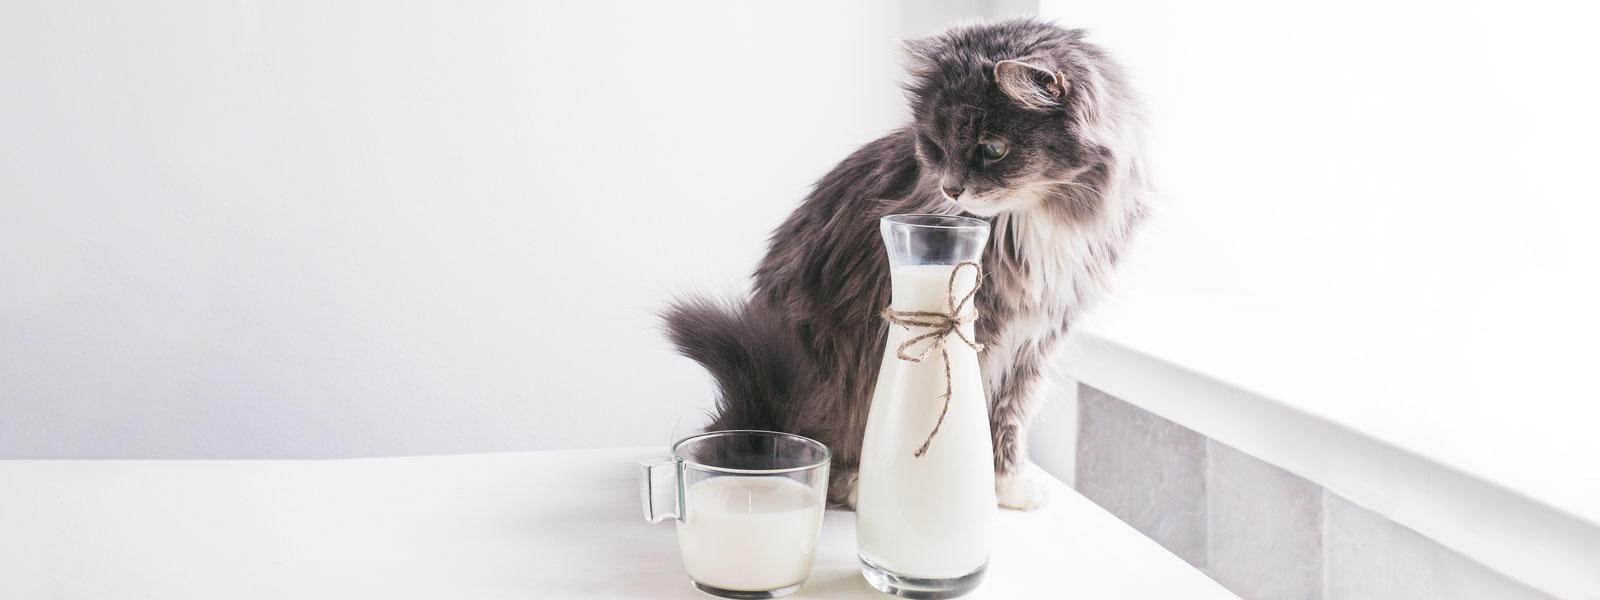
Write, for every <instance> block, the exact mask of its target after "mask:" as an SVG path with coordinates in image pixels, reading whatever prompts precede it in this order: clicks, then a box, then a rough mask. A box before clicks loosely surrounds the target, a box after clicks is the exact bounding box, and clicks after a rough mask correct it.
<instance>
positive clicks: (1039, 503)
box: [994, 471, 1050, 510]
mask: <svg viewBox="0 0 1600 600" xmlns="http://www.w3.org/2000/svg"><path fill="white" fill-rule="evenodd" d="M994 495H995V499H996V500H999V501H1000V507H1001V508H1015V509H1017V510H1033V509H1036V508H1043V507H1044V505H1046V504H1049V503H1050V487H1049V486H1047V485H1046V484H1045V479H1044V477H1043V476H1041V475H1039V474H1038V473H1035V472H1033V471H1025V472H1022V473H1012V474H1010V475H1001V476H1000V477H998V478H996V479H995V480H994Z"/></svg>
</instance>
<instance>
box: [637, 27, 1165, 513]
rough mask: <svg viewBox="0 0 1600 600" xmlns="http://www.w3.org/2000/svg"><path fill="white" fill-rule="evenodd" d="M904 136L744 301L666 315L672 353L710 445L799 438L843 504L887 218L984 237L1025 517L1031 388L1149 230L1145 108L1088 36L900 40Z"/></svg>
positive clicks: (839, 175) (988, 353)
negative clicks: (707, 404) (951, 220)
mask: <svg viewBox="0 0 1600 600" xmlns="http://www.w3.org/2000/svg"><path fill="white" fill-rule="evenodd" d="M905 45H906V49H907V51H908V52H909V53H910V55H911V60H912V65H911V68H910V71H911V75H912V81H911V82H910V83H909V84H907V86H906V87H907V90H908V91H909V93H910V97H911V105H912V115H913V118H912V122H911V123H910V124H908V125H906V126H904V127H902V128H900V129H898V130H896V131H894V132H892V133H890V134H888V135H887V136H884V137H883V138H881V139H879V140H877V141H874V142H872V143H870V144H867V145H866V146H864V147H862V148H861V149H860V150H857V151H856V152H855V153H854V154H851V155H850V156H849V157H848V158H846V159H845V160H844V162H842V163H840V164H839V165H838V166H837V167H835V168H834V169H833V171H831V172H829V173H828V174H827V175H826V176H824V177H823V178H822V180H821V181H819V182H817V184H816V188H815V189H814V190H813V191H812V192H811V195H810V196H809V197H807V198H806V200H805V202H803V203H802V204H801V205H800V207H799V208H798V209H797V210H795V212H794V214H792V215H790V216H789V218H788V219H787V220H786V221H784V223H783V224H782V225H781V226H779V227H778V229H777V231H776V232H774V233H773V235H772V239H771V248H770V249H769V250H768V252H767V255H766V258H765V259H764V260H762V262H761V265H760V267H759V268H758V269H757V270H756V273H755V289H754V295H753V297H752V298H750V299H749V300H748V301H747V302H738V303H733V304H723V303H718V302H715V301H710V300H705V299H687V300H681V301H678V302H676V303H675V304H674V305H673V306H671V307H670V308H669V309H668V310H667V312H666V314H665V318H666V323H667V329H668V332H669V335H670V337H671V338H672V340H673V342H674V343H675V344H676V345H677V347H678V349H679V350H680V351H681V352H683V354H685V355H686V356H689V357H690V358H693V359H694V360H696V361H698V362H700V363H701V364H702V365H703V366H705V368H706V369H707V370H709V371H710V372H711V374H712V375H713V376H714V377H715V379H716V381H717V384H718V387H719V389H720V397H719V402H718V412H717V414H716V417H715V419H714V420H713V422H712V424H711V428H712V429H769V430H778V431H787V432H793V433H797V434H800V435H804V436H807V437H811V438H813V439H816V440H819V441H821V442H823V443H825V444H827V445H828V446H829V447H830V448H832V449H833V453H834V454H833V455H834V463H833V481H832V482H831V485H830V487H829V496H830V499H831V500H832V501H833V502H834V503H836V504H843V505H853V504H854V502H853V501H854V492H855V472H856V465H857V464H858V461H859V458H860V450H861V438H862V434H863V430H864V428H865V425H866V420H867V410H868V407H869V404H870V403H871V400H872V398H871V395H872V389H873V384H874V382H875V380H876V378H877V374H878V367H879V361H880V360H881V357H882V356H883V355H882V352H883V345H884V339H885V334H886V331H887V329H886V325H885V323H884V322H883V321H882V320H880V318H879V314H878V313H879V311H881V310H882V309H883V308H884V307H885V306H887V305H888V303H889V266H888V260H887V258H886V257H885V254H884V250H883V247H882V243H881V242H880V240H879V234H878V219H879V217H882V216H884V215H889V214H896V213H942V214H963V215H968V216H974V217H978V218H982V219H986V220H988V221H989V222H990V223H991V225H992V227H993V232H992V234H991V235H990V238H989V245H988V247H987V248H986V249H985V251H984V257H983V270H984V273H985V274H986V277H985V279H984V281H983V287H982V288H981V289H980V290H979V292H978V296H977V300H976V302H977V308H978V312H979V314H980V318H979V320H978V321H977V323H976V328H977V330H976V331H977V338H978V339H977V341H978V342H979V343H981V344H983V345H984V346H986V350H985V351H984V352H983V353H982V354H980V355H979V356H980V369H981V370H982V373H983V379H984V388H985V392H986V393H987V395H988V400H989V406H990V423H991V426H992V428H993V429H992V434H993V439H994V458H995V469H996V475H997V478H996V487H997V489H996V493H997V496H998V498H999V501H1000V504H1001V505H1003V506H1008V507H1012V508H1022V509H1028V508H1034V507H1037V506H1040V505H1042V504H1044V502H1045V501H1046V494H1045V489H1046V488H1045V487H1044V486H1043V485H1042V482H1038V481H1034V480H1032V479H1031V478H1030V477H1029V476H1028V475H1027V474H1026V472H1025V471H1024V470H1023V469H1022V468H1021V467H1023V465H1024V464H1025V463H1026V452H1027V446H1026V443H1025V440H1024V437H1025V435H1026V433H1027V426H1028V419H1029V416H1030V415H1031V414H1033V412H1034V411H1035V409H1037V408H1038V407H1039V405H1040V404H1041V400H1042V399H1043V395H1044V386H1045V382H1044V381H1043V379H1044V376H1043V373H1042V371H1043V370H1044V368H1045V365H1046V364H1048V363H1049V361H1050V360H1052V358H1053V356H1054V354H1055V353H1054V352H1053V351H1054V350H1055V349H1056V348H1057V346H1058V342H1059V341H1060V340H1061V338H1062V337H1063V336H1064V335H1065V333H1066V330H1067V326H1068V324H1069V323H1070V322H1071V321H1072V319H1073V318H1074V317H1075V316H1076V315H1077V314H1078V313H1079V312H1080V311H1081V310H1083V308H1084V307H1085V306H1086V305H1087V304H1088V303H1089V301H1090V300H1091V299H1093V298H1095V297H1096V296H1097V295H1099V294H1100V293H1101V292H1102V291H1103V290H1104V289H1105V287H1106V284H1107V276H1108V274H1109V273H1110V271H1111V270H1112V268H1113V267H1114V266H1115V265H1116V264H1117V257H1118V254H1119V252H1121V251H1122V250H1123V248H1124V245H1125V244H1126V242H1127V240H1128V236H1129V232H1130V230H1132V228H1133V227H1134V225H1135V224H1136V223H1138V222H1139V221H1140V219H1141V217H1142V216H1143V215H1144V213H1145V210H1146V209H1145V203H1144V198H1145V196H1146V195H1147V184H1146V179H1145V175H1144V171H1143V166H1142V162H1141V160H1142V159H1141V154H1140V130H1141V120H1140V118H1139V115H1138V111H1137V103H1136V100H1135V99H1134V97H1133V94H1132V91H1131V90H1129V89H1128V85H1127V83H1126V82H1125V81H1124V78H1123V76H1122V74H1121V71H1120V69H1119V68H1118V67H1117V65H1116V64H1115V63H1113V62H1112V61H1111V60H1110V59H1109V58H1108V57H1107V56H1106V54H1105V53H1104V52H1103V51H1102V50H1100V49H1099V48H1097V47H1095V46H1093V45H1091V44H1089V43H1087V42H1085V41H1084V40H1083V32H1082V31H1080V30H1069V29H1063V28H1061V27H1058V26H1055V25H1052V24H1049V23H1045V22H1041V21H1037V20H1011V21H1003V22H997V23H988V24H979V25H969V26H962V27H956V28H953V29H950V30H948V31H946V32H944V33H942V34H940V35H937V36H934V37H931V38H926V39H921V40H914V41H909V42H905Z"/></svg>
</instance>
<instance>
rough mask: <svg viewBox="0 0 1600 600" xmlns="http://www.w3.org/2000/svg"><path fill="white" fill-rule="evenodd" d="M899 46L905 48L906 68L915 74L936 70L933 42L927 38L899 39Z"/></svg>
mask: <svg viewBox="0 0 1600 600" xmlns="http://www.w3.org/2000/svg"><path fill="white" fill-rule="evenodd" d="M899 41H900V47H901V48H905V50H906V57H907V62H906V70H907V71H910V72H912V73H913V74H916V75H922V74H926V73H931V72H933V71H935V70H937V64H936V63H935V62H934V60H933V57H934V46H935V44H934V42H933V41H931V40H929V39H927V38H923V39H916V40H899Z"/></svg>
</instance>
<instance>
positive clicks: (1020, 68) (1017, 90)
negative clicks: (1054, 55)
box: [994, 60, 1072, 110]
mask: <svg viewBox="0 0 1600 600" xmlns="http://www.w3.org/2000/svg"><path fill="white" fill-rule="evenodd" d="M994 82H995V84H996V85H998V86H1000V91H1002V92H1005V94H1006V95H1007V96H1010V97H1011V99H1013V100H1016V101H1017V102H1018V103H1020V104H1022V107H1023V108H1026V109H1029V110H1049V109H1052V108H1056V107H1059V106H1061V105H1062V103H1064V102H1065V101H1066V99H1067V91H1068V90H1071V89H1072V84H1071V83H1070V82H1068V81H1067V74H1066V73H1062V72H1060V71H1052V70H1050V69H1046V68H1044V67H1040V66H1036V65H1034V64H1031V63H1027V62H1023V61H1020V60H1002V61H1000V62H997V63H995V65H994Z"/></svg>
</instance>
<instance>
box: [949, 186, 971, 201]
mask: <svg viewBox="0 0 1600 600" xmlns="http://www.w3.org/2000/svg"><path fill="white" fill-rule="evenodd" d="M964 191H966V189H965V188H958V187H947V188H944V195H946V196H949V197H950V199H951V200H955V199H956V198H959V197H961V192H964Z"/></svg>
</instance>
